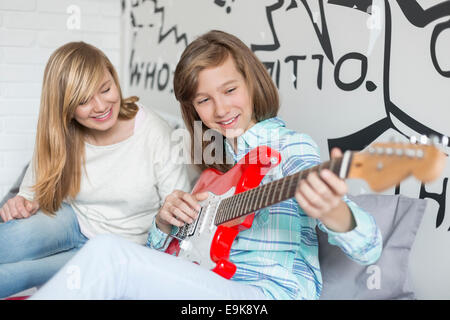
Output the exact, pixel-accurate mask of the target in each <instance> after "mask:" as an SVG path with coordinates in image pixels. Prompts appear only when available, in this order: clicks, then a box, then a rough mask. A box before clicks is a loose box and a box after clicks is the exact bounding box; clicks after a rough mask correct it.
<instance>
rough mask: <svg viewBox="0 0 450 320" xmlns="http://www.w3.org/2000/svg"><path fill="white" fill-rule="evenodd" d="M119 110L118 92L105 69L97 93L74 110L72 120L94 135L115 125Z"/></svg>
mask: <svg viewBox="0 0 450 320" xmlns="http://www.w3.org/2000/svg"><path fill="white" fill-rule="evenodd" d="M119 110H120V94H119V90H118V88H117V86H116V84H115V82H114V79H113V77H112V75H111V74H110V73H109V71H108V70H106V68H105V76H104V78H103V80H102V82H101V85H100V87H99V88H98V90H97V92H96V93H95V95H94V96H93V97H92V98H91V99H90V100H89V101H86V102H85V103H83V104H80V105H79V106H78V107H77V108H76V109H75V114H74V119H75V120H76V121H77V122H78V123H79V124H81V125H82V126H84V127H86V128H87V129H89V131H91V133H92V134H93V135H95V132H106V131H108V130H110V129H111V128H113V127H114V126H115V125H116V124H117V118H118V115H119Z"/></svg>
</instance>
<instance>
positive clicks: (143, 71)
mask: <svg viewBox="0 0 450 320" xmlns="http://www.w3.org/2000/svg"><path fill="white" fill-rule="evenodd" d="M129 66H130V86H134V87H138V86H139V85H140V84H141V80H142V79H144V84H143V86H144V89H150V90H153V89H154V88H155V82H156V83H157V90H159V91H164V90H166V89H167V88H168V84H169V82H170V78H171V76H172V74H173V72H171V70H170V66H169V64H168V63H165V62H164V63H155V62H138V61H135V52H134V49H133V50H132V51H131V55H130V65H129Z"/></svg>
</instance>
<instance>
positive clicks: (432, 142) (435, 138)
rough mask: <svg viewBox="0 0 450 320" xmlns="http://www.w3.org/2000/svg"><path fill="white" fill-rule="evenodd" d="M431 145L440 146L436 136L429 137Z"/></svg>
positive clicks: (439, 140)
mask: <svg viewBox="0 0 450 320" xmlns="http://www.w3.org/2000/svg"><path fill="white" fill-rule="evenodd" d="M430 140H431V144H432V145H433V146H436V145H438V144H440V143H441V139H439V137H438V136H434V135H433V136H431V139H430Z"/></svg>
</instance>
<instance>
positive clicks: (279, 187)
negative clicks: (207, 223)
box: [214, 158, 346, 225]
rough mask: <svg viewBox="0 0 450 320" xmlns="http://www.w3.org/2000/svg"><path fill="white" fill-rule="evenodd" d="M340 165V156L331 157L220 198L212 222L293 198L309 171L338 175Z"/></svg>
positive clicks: (218, 222) (231, 218) (218, 221)
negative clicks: (314, 164)
mask: <svg viewBox="0 0 450 320" xmlns="http://www.w3.org/2000/svg"><path fill="white" fill-rule="evenodd" d="M342 165H343V160H342V158H333V159H332V160H330V161H327V162H324V163H321V164H320V165H317V166H314V167H311V168H309V169H306V170H303V171H300V172H298V173H296V174H293V175H290V176H287V177H284V178H282V179H279V180H276V181H272V182H269V183H267V184H264V185H262V186H259V187H256V188H254V189H250V190H247V191H245V192H241V193H238V194H236V195H234V196H231V197H229V198H226V199H224V200H222V202H221V203H220V205H219V208H218V209H217V215H216V218H215V221H214V224H215V225H220V224H222V223H225V222H228V221H231V220H234V219H237V218H240V217H242V216H245V215H247V214H249V213H252V212H255V211H257V210H259V209H262V208H266V207H268V206H271V205H273V204H276V203H279V202H282V201H284V200H287V199H290V198H293V197H294V196H295V190H296V189H297V184H298V182H299V181H300V180H302V179H305V178H306V177H307V176H308V174H309V173H310V172H314V171H315V172H320V171H321V170H322V169H329V170H331V171H333V172H334V173H335V174H336V175H339V173H340V171H341V167H342ZM345 174H346V173H345Z"/></svg>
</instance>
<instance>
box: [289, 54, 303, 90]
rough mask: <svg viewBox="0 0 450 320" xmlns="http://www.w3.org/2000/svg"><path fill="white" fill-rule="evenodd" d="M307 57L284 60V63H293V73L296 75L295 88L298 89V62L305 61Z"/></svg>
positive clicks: (293, 57)
mask: <svg viewBox="0 0 450 320" xmlns="http://www.w3.org/2000/svg"><path fill="white" fill-rule="evenodd" d="M305 59H306V56H288V57H286V59H284V62H286V63H288V62H290V61H292V64H293V70H292V72H293V73H294V77H295V79H294V88H295V89H297V79H298V77H297V62H298V60H305Z"/></svg>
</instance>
